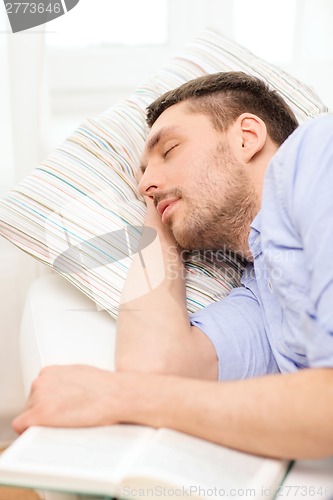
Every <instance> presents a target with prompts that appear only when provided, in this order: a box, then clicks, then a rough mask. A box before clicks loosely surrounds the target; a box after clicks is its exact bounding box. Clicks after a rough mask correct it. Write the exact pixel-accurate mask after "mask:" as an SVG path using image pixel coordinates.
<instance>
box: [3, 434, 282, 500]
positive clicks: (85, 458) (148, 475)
mask: <svg viewBox="0 0 333 500" xmlns="http://www.w3.org/2000/svg"><path fill="white" fill-rule="evenodd" d="M287 467H288V463H287V462H284V461H280V460H274V459H266V458H262V457H257V456H253V455H248V454H246V453H241V452H238V451H234V450H231V449H228V448H224V447H222V446H219V445H216V444H213V443H210V442H207V441H204V440H202V439H199V438H195V437H191V436H188V435H186V434H182V433H180V432H177V431H173V430H169V429H158V430H156V429H152V428H149V427H141V426H134V425H115V426H108V427H93V428H84V429H82V428H81V429H64V428H49V427H31V428H29V429H28V430H27V431H26V432H25V433H24V434H22V435H21V436H20V437H19V438H18V439H17V440H16V441H15V442H14V443H13V444H12V445H11V446H10V447H9V448H8V449H7V450H6V451H5V452H4V453H3V454H2V455H1V456H0V484H3V485H13V486H24V487H28V488H35V489H41V490H57V491H64V492H73V493H86V494H93V495H99V494H100V495H109V496H116V497H119V498H121V499H139V498H153V499H154V498H159V499H168V500H170V497H175V498H177V499H185V498H186V499H188V498H194V499H204V498H209V499H212V498H223V497H227V496H229V497H234V498H239V497H245V498H247V497H249V498H252V499H255V498H260V499H261V500H264V499H268V498H272V497H274V493H275V491H276V488H277V486H278V485H279V484H280V483H281V482H282V480H283V478H284V476H285V473H286V470H287Z"/></svg>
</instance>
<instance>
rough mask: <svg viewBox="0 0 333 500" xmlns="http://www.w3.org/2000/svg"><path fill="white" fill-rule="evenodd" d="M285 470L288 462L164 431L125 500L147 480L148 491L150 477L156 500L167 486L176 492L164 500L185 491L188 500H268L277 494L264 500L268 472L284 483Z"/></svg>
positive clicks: (135, 474) (142, 461)
mask: <svg viewBox="0 0 333 500" xmlns="http://www.w3.org/2000/svg"><path fill="white" fill-rule="evenodd" d="M285 469H286V463H283V462H282V461H280V460H273V459H265V458H262V457H258V456H254V455H249V454H246V453H242V452H239V451H235V450H231V449H229V448H225V447H222V446H219V445H216V444H214V443H210V442H207V441H204V440H202V439H199V438H195V437H192V436H188V435H186V434H182V433H179V432H176V431H172V430H168V429H160V430H159V431H158V432H157V433H156V434H155V436H154V441H153V442H152V443H151V446H150V448H149V449H148V450H145V451H144V454H143V455H141V456H140V462H138V463H136V464H135V466H134V467H133V469H132V471H131V476H132V478H136V479H138V478H139V480H138V481H137V482H135V481H132V480H131V479H130V478H129V477H128V478H127V479H126V480H124V481H123V485H124V486H123V496H126V495H128V496H132V497H133V498H135V495H134V494H133V493H139V491H138V490H136V491H134V490H132V492H131V491H130V489H131V487H134V485H135V484H136V485H140V488H142V484H144V481H142V479H144V478H145V479H146V484H147V488H148V487H149V481H148V480H147V478H150V479H151V480H152V481H151V483H150V484H151V485H153V487H154V488H155V496H156V497H157V496H159V497H160V498H163V494H162V492H163V487H165V485H166V484H167V485H173V487H172V488H171V489H169V491H168V492H167V494H166V495H165V497H168V496H169V497H170V496H177V497H180V498H181V497H182V495H181V492H182V493H183V496H184V497H185V498H186V496H188V495H192V496H193V497H195V498H222V497H227V496H229V497H232V496H233V497H235V498H239V497H241V496H242V497H251V498H261V500H263V498H271V496H273V495H274V491H272V494H271V495H270V496H269V495H266V497H265V494H264V493H265V491H267V488H268V486H269V485H267V482H266V479H265V475H266V473H267V478H268V481H269V482H270V481H271V479H272V478H275V477H278V479H282V477H283V474H282V475H281V471H284V470H285ZM263 471H264V472H265V473H264V474H263V473H262V472H263ZM256 477H258V478H260V479H259V482H258V481H256V480H255V479H256ZM126 485H128V488H127V489H126ZM158 486H160V488H158ZM274 486H275V485H274ZM156 488H157V489H156ZM250 490H251V491H250ZM272 490H273V488H272ZM131 493H132V494H131ZM144 493H146V496H147V497H148V496H149V495H150V496H152V493H154V492H151V491H149V492H148V491H146V492H145V491H143V490H141V491H140V494H141V496H142V495H143V494H144ZM139 496H140V495H138V496H137V498H139ZM153 496H154V495H153Z"/></svg>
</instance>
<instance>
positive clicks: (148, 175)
mask: <svg viewBox="0 0 333 500" xmlns="http://www.w3.org/2000/svg"><path fill="white" fill-rule="evenodd" d="M152 170H154V172H153V171H152ZM162 185H163V180H162V178H161V176H160V175H158V172H157V171H156V169H150V168H149V167H147V168H146V169H145V171H144V173H143V174H142V177H141V179H140V181H139V184H138V190H139V193H140V194H141V195H142V196H149V198H153V196H154V193H155V191H156V190H157V189H158V190H160V189H161V187H162Z"/></svg>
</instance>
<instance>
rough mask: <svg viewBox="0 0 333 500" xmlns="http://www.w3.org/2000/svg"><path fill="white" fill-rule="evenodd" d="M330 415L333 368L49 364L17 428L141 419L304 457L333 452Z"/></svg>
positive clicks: (251, 448) (219, 440) (245, 446)
mask: <svg viewBox="0 0 333 500" xmlns="http://www.w3.org/2000/svg"><path fill="white" fill-rule="evenodd" d="M332 421H333V369H319V368H318V369H310V370H302V371H299V372H296V373H292V374H288V375H280V374H278V375H268V376H265V377H259V378H253V379H248V380H243V381H233V382H221V383H217V382H213V381H204V380H195V379H189V378H185V377H175V376H165V375H156V374H148V373H131V372H128V373H123V372H117V373H109V372H106V371H103V370H98V369H96V368H93V367H87V366H74V367H73V366H72V367H70V366H62V367H49V368H45V369H43V371H42V372H41V375H40V376H39V378H38V379H37V381H36V382H35V383H34V385H33V389H32V393H31V396H30V399H29V401H28V405H27V409H26V410H25V411H24V412H23V413H22V415H20V416H18V417H17V418H16V419H15V420H14V422H13V427H14V429H15V430H16V431H17V432H23V431H24V430H25V429H26V428H27V427H29V426H30V425H47V426H62V427H63V426H65V427H66V426H68V427H77V426H95V425H108V424H114V423H118V422H124V423H136V424H143V425H150V426H153V427H169V428H173V429H176V430H178V431H181V432H185V433H188V434H192V435H195V436H198V437H201V438H204V439H207V440H210V441H214V442H216V443H219V444H222V445H225V446H228V447H232V448H236V449H239V450H243V451H246V452H250V453H256V454H260V455H266V456H272V457H281V458H288V459H298V458H315V457H324V456H328V455H332V454H333V427H332Z"/></svg>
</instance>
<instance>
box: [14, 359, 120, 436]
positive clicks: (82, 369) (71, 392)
mask: <svg viewBox="0 0 333 500" xmlns="http://www.w3.org/2000/svg"><path fill="white" fill-rule="evenodd" d="M124 377H126V374H123V375H122V376H121V377H118V376H117V374H116V373H110V372H108V371H105V370H100V369H98V368H94V367H91V366H83V365H82V366H81V365H75V366H50V367H47V368H43V370H42V371H41V373H40V375H39V377H38V378H37V379H36V380H35V382H34V383H33V384H32V389H31V393H30V397H29V400H28V402H27V405H26V408H25V410H24V411H23V413H22V414H21V415H19V416H18V417H16V418H15V420H14V421H13V423H12V425H13V428H14V430H15V431H16V432H18V433H19V434H21V433H22V432H23V431H25V430H26V429H27V428H28V427H29V426H30V425H47V426H51V427H89V426H95V425H108V424H114V423H117V422H119V421H120V418H121V413H122V406H121V404H120V401H121V395H122V394H121V392H122V384H121V381H120V379H124ZM122 399H124V398H122Z"/></svg>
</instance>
